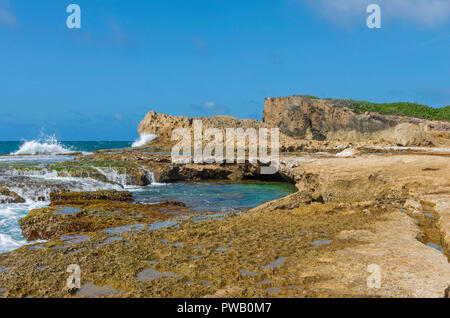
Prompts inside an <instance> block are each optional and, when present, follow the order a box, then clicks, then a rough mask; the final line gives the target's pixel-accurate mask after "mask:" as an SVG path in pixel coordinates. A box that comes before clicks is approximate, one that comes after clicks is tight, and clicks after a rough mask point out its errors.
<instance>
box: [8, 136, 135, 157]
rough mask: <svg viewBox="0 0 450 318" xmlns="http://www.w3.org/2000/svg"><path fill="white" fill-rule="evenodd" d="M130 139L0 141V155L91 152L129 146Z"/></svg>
mask: <svg viewBox="0 0 450 318" xmlns="http://www.w3.org/2000/svg"><path fill="white" fill-rule="evenodd" d="M132 144H133V142H132V141H56V140H55V139H53V138H47V139H45V140H43V141H39V140H30V141H0V155H11V154H22V155H23V154H37V153H41V154H42V153H46V154H51V153H69V152H78V151H81V152H93V151H96V150H101V149H116V148H126V147H131V145H132Z"/></svg>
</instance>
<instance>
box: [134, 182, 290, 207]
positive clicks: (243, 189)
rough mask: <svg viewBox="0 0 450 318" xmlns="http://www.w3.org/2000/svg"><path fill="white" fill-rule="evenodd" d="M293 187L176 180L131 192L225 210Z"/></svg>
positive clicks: (151, 198)
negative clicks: (180, 181)
mask: <svg viewBox="0 0 450 318" xmlns="http://www.w3.org/2000/svg"><path fill="white" fill-rule="evenodd" d="M295 191H296V188H295V187H294V186H293V185H291V184H288V183H283V182H258V181H255V182H251V183H249V182H245V183H238V184H235V183H205V182H194V183H175V184H165V185H162V186H150V187H146V188H143V189H140V190H139V191H136V192H134V197H135V199H136V200H137V201H139V202H144V203H157V202H161V201H162V200H176V201H183V202H184V203H185V204H186V205H187V207H188V208H190V209H193V210H198V211H227V210H239V209H248V208H253V207H256V206H258V205H261V204H263V203H265V202H268V201H272V200H276V199H279V198H282V197H285V196H287V195H289V194H292V193H294V192H295Z"/></svg>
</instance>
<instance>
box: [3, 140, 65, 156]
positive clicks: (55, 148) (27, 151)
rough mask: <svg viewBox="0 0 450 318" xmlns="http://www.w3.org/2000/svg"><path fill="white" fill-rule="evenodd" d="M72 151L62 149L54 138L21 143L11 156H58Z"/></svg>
mask: <svg viewBox="0 0 450 318" xmlns="http://www.w3.org/2000/svg"><path fill="white" fill-rule="evenodd" d="M70 152H72V150H70V149H67V148H64V146H62V145H61V144H60V143H59V142H58V140H57V139H56V138H55V137H54V136H49V137H46V138H45V139H37V140H31V141H26V140H25V141H23V143H22V145H21V146H20V148H19V150H17V151H16V152H13V153H11V155H36V154H59V153H70Z"/></svg>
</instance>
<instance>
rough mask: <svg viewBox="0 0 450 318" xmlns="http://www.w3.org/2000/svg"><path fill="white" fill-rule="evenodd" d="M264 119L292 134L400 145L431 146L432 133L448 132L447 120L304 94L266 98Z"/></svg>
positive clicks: (303, 136)
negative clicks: (366, 108) (357, 108)
mask: <svg viewBox="0 0 450 318" xmlns="http://www.w3.org/2000/svg"><path fill="white" fill-rule="evenodd" d="M263 120H264V123H265V124H267V125H269V126H274V127H280V129H281V132H282V133H284V134H286V135H288V136H291V137H295V138H301V139H312V140H339V141H353V142H357V141H363V140H376V141H380V142H386V143H390V144H395V145H400V146H430V145H435V144H436V141H435V140H434V139H433V138H432V136H431V133H435V132H447V133H448V132H450V123H449V122H444V121H431V120H426V119H419V118H413V117H405V116H394V115H382V114H379V113H375V112H365V113H363V114H358V113H356V112H355V111H354V110H352V109H351V108H350V107H349V105H348V103H347V102H346V101H340V100H326V99H315V98H311V97H307V96H290V97H280V98H266V99H265V101H264V115H263Z"/></svg>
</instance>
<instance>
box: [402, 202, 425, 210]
mask: <svg viewBox="0 0 450 318" xmlns="http://www.w3.org/2000/svg"><path fill="white" fill-rule="evenodd" d="M403 207H404V208H405V209H412V210H413V211H420V210H422V204H420V202H418V201H415V200H406V202H405V205H404V206H403Z"/></svg>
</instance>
